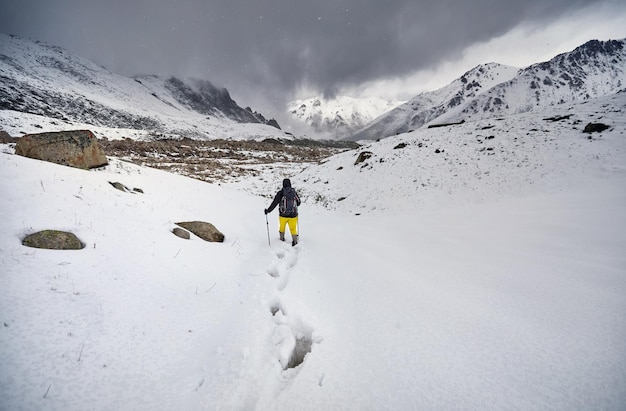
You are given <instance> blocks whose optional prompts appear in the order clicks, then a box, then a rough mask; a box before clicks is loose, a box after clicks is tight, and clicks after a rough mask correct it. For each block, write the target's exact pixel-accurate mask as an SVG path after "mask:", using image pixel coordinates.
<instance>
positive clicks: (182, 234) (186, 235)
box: [172, 227, 191, 240]
mask: <svg viewBox="0 0 626 411" xmlns="http://www.w3.org/2000/svg"><path fill="white" fill-rule="evenodd" d="M172 232H173V233H174V234H175V235H176V236H177V237H180V238H182V239H185V240H189V239H190V238H191V235H190V234H189V232H188V231H187V230H183V229H182V228H180V227H175V228H174V229H173V230H172Z"/></svg>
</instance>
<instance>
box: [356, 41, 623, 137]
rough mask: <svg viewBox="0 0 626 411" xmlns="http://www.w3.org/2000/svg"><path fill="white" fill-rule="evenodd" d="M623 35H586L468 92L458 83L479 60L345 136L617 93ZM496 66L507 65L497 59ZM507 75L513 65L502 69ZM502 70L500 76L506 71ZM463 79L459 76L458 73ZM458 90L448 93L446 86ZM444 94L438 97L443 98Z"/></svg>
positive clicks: (620, 82) (387, 133) (378, 134)
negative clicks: (602, 37) (598, 37)
mask: <svg viewBox="0 0 626 411" xmlns="http://www.w3.org/2000/svg"><path fill="white" fill-rule="evenodd" d="M625 43H626V39H624V40H608V41H599V40H590V41H588V42H586V43H584V44H583V45H581V46H579V47H577V48H575V49H574V50H572V51H570V52H566V53H561V54H559V55H557V56H556V57H554V58H552V59H551V60H549V61H546V62H540V63H536V64H533V65H530V66H528V67H526V68H522V69H519V70H518V71H517V72H516V73H515V74H514V75H513V76H512V77H511V78H508V79H507V78H504V80H503V81H501V82H498V83H496V84H493V85H492V86H491V87H488V88H484V87H483V88H481V89H480V91H479V92H478V93H474V94H473V95H469V97H470V98H467V97H468V96H466V95H465V93H463V90H462V87H458V83H459V81H460V82H461V83H462V84H463V86H464V87H466V88H467V87H468V86H469V85H471V84H473V83H471V82H469V80H468V79H467V76H468V74H469V73H474V74H475V73H476V71H478V72H480V71H481V68H485V67H487V68H488V72H489V71H491V70H492V69H493V66H490V65H493V64H496V63H490V65H479V66H477V67H475V68H474V69H472V70H470V71H469V72H467V73H465V74H464V75H463V76H461V77H460V78H459V79H456V80H454V81H453V82H451V83H450V84H448V85H447V86H444V87H442V88H441V89H439V90H435V91H432V92H426V93H421V94H419V95H417V96H416V97H414V98H413V99H411V100H409V101H408V102H407V103H405V104H403V105H401V106H399V107H397V108H396V109H394V110H392V111H390V112H389V113H385V114H383V115H382V116H381V117H379V118H377V119H376V120H374V121H373V122H372V123H370V124H368V125H367V126H365V127H364V128H363V129H361V130H359V131H358V132H356V133H355V134H353V135H352V136H350V137H348V138H347V139H349V140H354V141H356V140H374V139H379V138H385V137H389V136H392V135H396V134H399V133H404V132H407V131H410V130H411V129H415V128H418V127H423V126H425V125H427V124H429V123H433V122H435V121H436V122H438V123H452V122H459V121H465V120H480V119H488V118H494V117H497V116H503V115H509V114H520V113H526V112H529V111H532V110H533V109H534V108H535V107H547V106H554V105H559V104H566V103H576V102H581V101H586V100H589V99H591V98H596V97H602V96H607V95H611V94H613V93H616V92H617V91H619V90H621V89H623V88H624V86H625V85H626V68H625V67H626V47H625ZM497 67H507V66H502V65H497ZM505 72H506V73H508V74H509V75H510V74H511V73H512V71H511V70H510V69H509V70H505ZM506 73H505V77H506ZM464 78H465V79H466V80H467V81H465V82H464V81H463V79H464ZM455 89H456V90H457V93H456V94H455V95H454V96H453V97H451V98H450V92H453V91H454V90H455ZM442 97H443V98H442Z"/></svg>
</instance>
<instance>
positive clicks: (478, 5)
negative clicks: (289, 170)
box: [0, 0, 610, 104]
mask: <svg viewBox="0 0 626 411" xmlns="http://www.w3.org/2000/svg"><path fill="white" fill-rule="evenodd" d="M1 1H2V3H0V4H1V12H0V16H1V17H0V27H2V31H4V32H7V33H13V34H17V35H21V36H25V37H30V38H33V39H37V40H43V41H46V42H49V43H51V44H55V45H59V46H62V47H66V48H68V49H70V50H71V51H74V52H77V53H79V54H80V55H82V56H84V57H87V58H89V59H92V60H94V61H96V62H98V63H100V64H102V65H104V66H106V67H107V68H110V69H111V70H113V71H116V72H120V73H123V74H135V73H156V74H164V75H167V74H175V75H182V76H186V75H189V76H196V77H202V78H206V79H208V80H211V81H212V82H214V83H216V84H217V85H220V86H225V87H227V88H229V90H237V93H238V94H239V95H242V96H243V95H245V94H246V92H247V91H250V92H251V93H250V94H252V91H253V92H254V93H257V94H258V93H264V94H265V95H266V97H267V98H268V99H270V100H271V99H274V100H280V99H281V98H282V96H283V95H286V94H287V93H289V92H290V91H292V90H293V89H294V88H296V87H297V86H298V85H301V84H308V85H310V86H311V87H313V88H316V89H318V90H320V91H324V92H325V93H327V94H332V93H333V91H334V90H337V88H340V87H343V86H346V85H356V84H359V83H362V82H364V81H368V80H375V79H379V78H386V77H393V76H402V75H404V74H408V73H410V72H413V71H415V70H418V69H421V68H429V67H432V66H434V65H436V64H437V63H439V62H441V61H443V60H445V59H451V58H454V56H455V55H458V54H459V53H460V52H461V51H462V50H463V49H464V48H466V47H467V46H469V45H471V44H474V43H476V42H480V41H486V40H489V39H490V38H493V37H495V36H498V35H502V34H504V33H506V32H507V31H508V30H510V29H511V28H513V27H515V26H516V25H518V24H520V23H524V22H526V23H528V22H536V24H543V23H544V22H548V21H550V20H551V19H554V18H557V17H559V16H560V15H562V14H564V13H567V12H569V11H571V10H573V9H576V8H580V7H583V6H588V5H589V4H592V3H594V1H592V0H524V1H521V0H519V1H502V0H474V1H453V0H395V1H394V0H388V1H384V0H304V1H296V0H255V1H250V2H247V1H245V2H244V1H237V0H184V1H183V0H180V1H176V0H169V1H165V0H164V1H151V0H123V1H122V0H109V1H90V0H56V1H50V0H20V1H13V0H12V1H6V0H1ZM606 1H610V0H606ZM597 2H598V3H600V2H602V1H600V0H598V1H597ZM280 103H282V101H281V102H280ZM243 104H245V102H243Z"/></svg>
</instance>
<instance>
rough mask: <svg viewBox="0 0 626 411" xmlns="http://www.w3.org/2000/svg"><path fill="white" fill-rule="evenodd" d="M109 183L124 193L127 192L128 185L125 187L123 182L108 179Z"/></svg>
mask: <svg viewBox="0 0 626 411" xmlns="http://www.w3.org/2000/svg"><path fill="white" fill-rule="evenodd" d="M109 184H111V185H112V186H113V187H115V188H116V189H118V190H120V191H123V192H125V193H127V192H129V191H130V190H129V189H128V187H126V186H125V185H124V184H122V183H119V182H117V181H116V182H114V183H113V182H111V181H109Z"/></svg>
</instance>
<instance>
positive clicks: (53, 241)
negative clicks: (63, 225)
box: [22, 230, 85, 250]
mask: <svg viewBox="0 0 626 411" xmlns="http://www.w3.org/2000/svg"><path fill="white" fill-rule="evenodd" d="M22 245H25V246H27V247H33V248H44V249H47V250H80V249H82V248H84V247H85V245H84V244H83V243H82V242H81V241H80V240H79V239H78V237H76V235H75V234H73V233H68V232H66V231H58V230H43V231H39V232H36V233H33V234H30V235H28V236H26V237H25V238H24V239H23V240H22Z"/></svg>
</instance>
